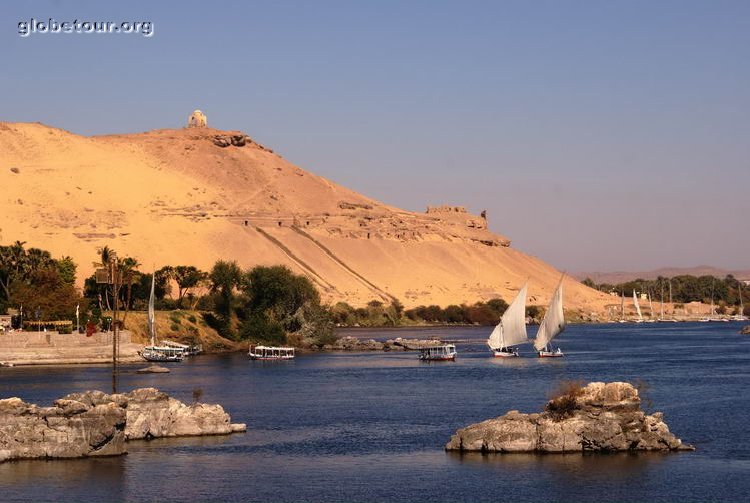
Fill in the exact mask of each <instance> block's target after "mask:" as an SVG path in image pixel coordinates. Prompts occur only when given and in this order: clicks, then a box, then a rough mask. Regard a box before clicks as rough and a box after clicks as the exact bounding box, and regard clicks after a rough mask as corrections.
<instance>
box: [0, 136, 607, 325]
mask: <svg viewBox="0 0 750 503" xmlns="http://www.w3.org/2000/svg"><path fill="white" fill-rule="evenodd" d="M485 227H486V225H485V222H484V219H482V218H481V217H479V216H476V215H471V214H469V213H466V212H465V210H463V209H462V208H455V207H450V208H449V207H438V208H433V209H432V210H431V211H429V212H427V213H412V212H407V211H403V210H400V209H398V208H394V207H391V206H388V205H385V204H382V203H380V202H378V201H375V200H373V199H370V198H368V197H365V196H363V195H360V194H358V193H356V192H353V191H351V190H349V189H347V188H345V187H342V186H340V185H337V184H335V183H333V182H331V181H329V180H326V179H325V178H322V177H319V176H316V175H314V174H312V173H309V172H307V171H304V170H302V169H300V168H299V167H297V166H295V165H293V164H291V163H289V162H287V161H285V160H284V159H283V158H282V157H280V156H279V155H278V154H276V153H274V152H273V151H271V150H269V149H267V148H265V147H263V146H261V145H259V144H257V143H255V142H253V141H252V140H251V139H250V138H249V137H247V136H246V135H244V134H243V133H240V132H238V131H230V132H227V131H219V130H214V129H208V128H192V129H181V130H156V131H151V132H147V133H139V134H128V135H114V136H95V137H83V136H78V135H74V134H71V133H69V132H67V131H63V130H61V129H56V128H52V127H48V126H45V125H42V124H25V123H24V124H17V123H0V243H2V244H8V243H9V242H11V241H14V240H16V239H18V240H21V241H26V242H27V243H28V245H29V246H38V247H41V248H45V249H49V250H50V251H52V252H53V253H54V254H55V255H58V256H62V255H70V256H72V257H73V258H74V259H75V260H76V262H77V263H78V264H79V267H80V271H79V272H80V274H79V276H80V277H83V276H85V275H88V274H89V273H90V272H91V271H92V269H93V266H92V262H93V261H94V260H95V259H96V248H97V247H100V246H103V245H110V246H112V247H114V248H115V249H117V250H118V251H119V252H120V253H121V254H127V255H131V256H134V257H136V258H137V259H138V260H139V261H140V262H141V263H142V264H143V266H144V269H146V270H148V269H150V268H151V267H160V266H162V265H164V264H173V265H174V264H192V265H196V266H198V267H201V268H204V269H208V268H210V266H211V265H212V264H213V263H214V261H216V260H217V259H219V258H225V259H235V260H237V261H238V262H239V263H240V264H241V265H242V266H252V265H255V264H278V263H282V264H286V265H288V266H289V267H291V268H292V269H294V270H295V271H297V272H300V273H304V274H306V275H307V276H308V277H310V278H311V279H312V280H313V281H314V282H315V283H316V284H317V285H318V287H319V288H320V291H321V293H322V295H323V297H324V298H325V299H326V300H327V301H330V302H334V301H338V300H344V301H347V302H349V303H351V304H354V305H362V304H364V303H366V302H367V301H370V300H372V299H379V300H384V301H387V300H388V299H390V298H391V297H396V298H398V299H400V300H401V301H402V302H403V303H404V304H405V305H406V306H414V305H419V304H432V303H434V304H440V305H447V304H450V303H462V302H469V303H471V302H475V301H477V300H486V299H489V298H491V297H495V296H501V297H503V298H505V299H506V300H508V301H510V300H511V298H512V297H513V295H514V294H515V292H516V291H517V290H518V289H519V288H520V286H521V285H522V283H523V282H524V281H525V280H526V279H530V282H531V283H530V294H531V299H530V303H532V304H546V303H547V302H548V300H549V296H550V294H551V293H552V290H553V289H554V287H555V285H556V284H557V281H558V280H559V277H560V272H559V271H557V270H555V269H554V268H553V267H551V266H549V265H548V264H545V263H544V262H542V261H540V260H538V259H536V258H534V257H531V256H529V255H526V254H524V253H522V252H520V251H518V250H515V249H514V248H512V247H511V246H510V241H509V240H508V239H507V238H505V237H503V236H499V235H497V234H494V233H492V232H490V231H488V230H487V229H486V228H485ZM566 287H567V289H566V305H567V307H569V308H570V309H573V310H577V311H579V312H581V313H584V314H590V313H593V312H600V313H601V312H603V310H604V307H605V305H606V304H611V303H612V300H611V298H610V297H608V296H605V295H602V294H600V293H598V292H596V291H594V290H591V289H589V288H586V287H584V286H583V285H581V284H580V283H577V282H576V281H575V280H573V279H568V280H567V282H566Z"/></svg>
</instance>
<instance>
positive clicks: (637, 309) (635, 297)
mask: <svg viewBox="0 0 750 503" xmlns="http://www.w3.org/2000/svg"><path fill="white" fill-rule="evenodd" d="M633 305H634V306H635V312H636V313H638V319H637V320H635V322H636V323H643V314H642V313H641V305H640V304H638V295H636V293H635V290H633Z"/></svg>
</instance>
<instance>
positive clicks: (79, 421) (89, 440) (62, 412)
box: [0, 398, 126, 462]
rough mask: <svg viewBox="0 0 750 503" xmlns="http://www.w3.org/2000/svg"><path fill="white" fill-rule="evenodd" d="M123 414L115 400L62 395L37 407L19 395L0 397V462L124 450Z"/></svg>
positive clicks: (112, 453) (120, 452) (103, 454)
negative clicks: (49, 404)
mask: <svg viewBox="0 0 750 503" xmlns="http://www.w3.org/2000/svg"><path fill="white" fill-rule="evenodd" d="M125 418H126V416H125V409H124V408H122V407H120V406H119V405H118V404H116V403H114V402H108V403H101V404H92V403H91V402H88V403H86V402H81V401H78V400H74V399H62V400H57V401H56V402H55V404H54V406H52V407H38V406H36V405H33V404H28V403H25V402H24V401H22V400H21V399H20V398H7V399H5V400H0V462H2V461H8V460H13V459H39V458H42V459H45V458H80V457H86V456H114V455H118V454H124V453H125Z"/></svg>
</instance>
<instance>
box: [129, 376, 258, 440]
mask: <svg viewBox="0 0 750 503" xmlns="http://www.w3.org/2000/svg"><path fill="white" fill-rule="evenodd" d="M125 397H126V399H127V401H128V407H127V422H126V426H125V436H126V438H127V439H128V440H133V439H141V438H146V439H148V438H159V437H190V436H199V435H226V434H229V433H234V432H238V431H245V429H246V428H245V425H244V424H237V425H233V424H232V423H231V422H230V418H229V414H227V413H226V412H224V408H223V407H222V406H221V405H208V404H204V403H196V404H193V405H185V404H184V403H182V402H180V401H179V400H177V399H175V398H172V397H170V396H169V395H167V394H166V393H163V392H161V391H159V390H157V389H154V388H141V389H137V390H134V391H131V392H130V393H127V394H126V395H125Z"/></svg>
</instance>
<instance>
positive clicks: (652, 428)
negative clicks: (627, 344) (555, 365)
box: [445, 382, 694, 452]
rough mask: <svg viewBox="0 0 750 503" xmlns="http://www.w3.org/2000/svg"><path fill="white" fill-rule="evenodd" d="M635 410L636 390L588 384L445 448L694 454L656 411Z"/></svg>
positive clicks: (481, 426) (471, 430) (472, 430)
mask: <svg viewBox="0 0 750 503" xmlns="http://www.w3.org/2000/svg"><path fill="white" fill-rule="evenodd" d="M561 400H562V401H561ZM561 405H562V406H561ZM640 406H641V399H640V397H639V396H638V390H637V389H636V388H634V387H633V386H632V385H631V384H628V383H623V382H612V383H607V384H605V383H601V382H595V383H589V384H588V385H587V386H585V387H583V388H581V389H580V390H578V391H577V392H575V393H570V394H568V395H563V396H562V397H559V398H557V399H555V400H551V401H550V402H549V403H548V405H547V410H545V411H544V412H541V413H538V414H522V413H520V412H518V411H510V412H508V413H507V414H505V415H504V416H500V417H498V418H495V419H489V420H487V421H483V422H481V423H477V424H473V425H470V426H467V427H466V428H462V429H460V430H458V431H457V432H456V434H455V435H453V436H452V437H451V440H450V442H448V443H447V444H446V446H445V449H446V450H449V451H479V452H592V451H601V452H615V451H675V450H694V448H693V447H692V446H690V445H687V444H683V443H682V441H681V440H680V439H679V438H677V437H675V436H674V435H673V434H672V433H671V432H670V431H669V428H668V427H667V425H666V423H664V421H663V417H662V413H661V412H656V413H654V414H651V415H647V414H646V413H644V412H643V411H641V407H640Z"/></svg>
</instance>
